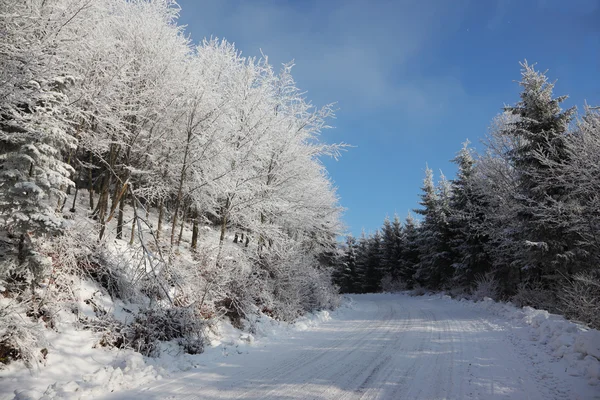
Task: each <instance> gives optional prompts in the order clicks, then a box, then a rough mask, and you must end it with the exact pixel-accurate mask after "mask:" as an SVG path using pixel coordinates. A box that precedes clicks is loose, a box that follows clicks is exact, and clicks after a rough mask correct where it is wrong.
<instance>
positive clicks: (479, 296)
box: [471, 274, 500, 301]
mask: <svg viewBox="0 0 600 400" xmlns="http://www.w3.org/2000/svg"><path fill="white" fill-rule="evenodd" d="M498 293H500V285H499V283H498V281H497V280H496V279H494V277H493V276H492V275H491V274H485V275H479V276H478V277H477V278H475V289H474V290H473V293H472V294H471V297H472V299H473V300H475V301H481V300H483V299H484V298H486V297H489V298H490V299H493V300H496V299H497V297H498Z"/></svg>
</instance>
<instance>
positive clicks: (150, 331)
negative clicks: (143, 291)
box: [121, 307, 205, 357]
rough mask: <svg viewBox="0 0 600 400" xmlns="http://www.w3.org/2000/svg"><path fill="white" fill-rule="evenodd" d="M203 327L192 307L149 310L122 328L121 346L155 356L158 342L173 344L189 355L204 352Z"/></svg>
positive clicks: (158, 345) (158, 347)
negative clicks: (176, 343)
mask: <svg viewBox="0 0 600 400" xmlns="http://www.w3.org/2000/svg"><path fill="white" fill-rule="evenodd" d="M204 328H205V324H204V322H203V321H202V319H201V318H200V316H199V315H198V314H197V313H196V312H195V310H194V309H193V308H192V307H172V308H160V307H155V308H148V309H145V310H142V311H141V312H140V313H139V314H138V315H137V316H136V318H135V320H134V321H133V322H132V323H131V324H129V325H127V326H125V327H123V328H122V331H121V333H122V336H123V346H124V347H126V348H131V349H133V350H135V351H137V352H139V353H141V354H143V355H145V356H150V357H152V356H158V355H159V349H160V342H161V341H171V340H176V341H177V342H178V343H179V345H180V346H181V347H182V348H183V349H184V351H185V352H186V353H189V354H199V353H202V352H203V351H204Z"/></svg>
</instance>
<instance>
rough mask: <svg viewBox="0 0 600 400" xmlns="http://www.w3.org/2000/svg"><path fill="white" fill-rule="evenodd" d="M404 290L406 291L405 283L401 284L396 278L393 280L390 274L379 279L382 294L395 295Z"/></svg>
mask: <svg viewBox="0 0 600 400" xmlns="http://www.w3.org/2000/svg"><path fill="white" fill-rule="evenodd" d="M406 289H408V285H407V284H406V282H402V281H401V280H400V279H398V278H396V279H394V278H393V277H392V275H391V274H385V275H384V276H383V278H381V290H382V291H384V292H389V293H395V292H402V291H404V290H406Z"/></svg>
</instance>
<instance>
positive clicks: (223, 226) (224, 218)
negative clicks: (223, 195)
mask: <svg viewBox="0 0 600 400" xmlns="http://www.w3.org/2000/svg"><path fill="white" fill-rule="evenodd" d="M229 205H230V201H229V196H227V200H226V201H225V207H223V212H222V214H223V215H222V216H221V218H222V221H221V237H220V239H219V244H222V243H223V240H225V230H226V229H227V214H228V213H229Z"/></svg>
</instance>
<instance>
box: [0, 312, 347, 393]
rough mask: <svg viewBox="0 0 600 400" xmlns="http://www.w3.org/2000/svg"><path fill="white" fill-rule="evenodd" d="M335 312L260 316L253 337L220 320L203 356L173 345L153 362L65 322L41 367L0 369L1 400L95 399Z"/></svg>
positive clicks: (303, 327) (269, 338)
mask: <svg viewBox="0 0 600 400" xmlns="http://www.w3.org/2000/svg"><path fill="white" fill-rule="evenodd" d="M108 306H110V308H112V309H113V311H118V310H119V308H120V307H118V306H116V307H115V305H114V304H110V305H108ZM115 308H116V310H115ZM341 309H342V310H343V309H345V307H342V308H341ZM340 312H341V311H340ZM336 313H338V311H335V312H333V313H332V312H329V311H318V312H315V313H311V314H307V315H305V316H303V317H300V318H299V319H298V320H296V321H295V322H293V323H284V322H280V321H276V320H274V319H272V318H270V317H269V316H267V315H259V316H257V317H256V319H255V320H254V321H252V326H253V333H248V332H243V331H240V330H238V329H236V328H234V327H233V326H232V325H231V323H230V322H229V321H226V320H223V321H220V322H219V323H217V324H216V325H215V326H213V327H212V329H211V332H208V333H207V336H208V339H209V340H210V345H209V346H208V347H207V348H206V349H205V352H204V353H203V354H198V355H190V354H183V353H182V352H181V348H180V347H179V346H178V345H177V344H176V343H163V344H162V352H161V356H160V357H159V358H155V359H153V358H146V357H143V356H142V355H141V354H139V353H136V352H134V351H132V350H116V349H107V348H102V347H94V345H95V343H97V341H98V339H99V338H98V337H97V335H95V334H94V333H92V332H90V331H81V330H77V329H75V328H74V327H73V325H72V324H70V323H67V322H71V321H65V324H64V325H63V326H62V327H61V329H59V331H58V332H51V331H49V332H48V333H47V335H48V336H49V337H48V341H49V342H50V343H52V348H51V351H50V353H49V355H48V359H47V362H46V365H43V366H40V367H39V368H38V369H35V370H34V371H29V370H27V369H26V367H25V366H24V365H23V363H20V362H15V363H13V364H11V365H9V366H8V368H6V369H4V370H0V400H34V399H35V400H38V399H40V400H51V399H81V398H94V397H100V396H102V395H105V394H107V393H110V392H113V391H121V390H127V389H133V388H136V387H139V386H142V385H145V384H148V383H150V382H152V381H155V380H160V379H162V378H163V377H167V376H169V375H171V374H174V373H177V372H181V371H187V370H191V369H194V368H196V367H197V366H198V365H200V364H205V363H207V362H214V361H217V362H219V361H220V360H222V359H223V358H224V357H229V356H230V355H234V354H235V355H237V354H247V353H249V352H251V351H252V350H253V348H256V347H263V346H264V345H266V343H268V342H271V341H277V340H279V338H285V337H288V336H289V335H293V334H294V332H298V331H304V330H307V329H309V328H311V327H315V326H317V325H319V324H321V323H323V322H326V321H329V320H331V318H332V314H336ZM115 314H119V313H118V312H115Z"/></svg>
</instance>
